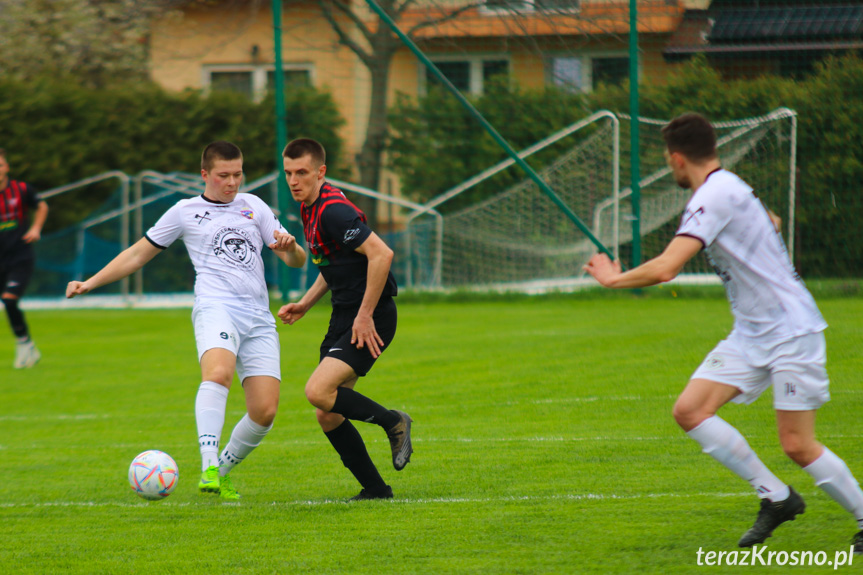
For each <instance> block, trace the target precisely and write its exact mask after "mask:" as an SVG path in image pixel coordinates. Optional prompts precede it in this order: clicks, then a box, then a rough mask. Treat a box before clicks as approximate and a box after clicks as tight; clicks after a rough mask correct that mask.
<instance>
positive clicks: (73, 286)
mask: <svg viewBox="0 0 863 575" xmlns="http://www.w3.org/2000/svg"><path fill="white" fill-rule="evenodd" d="M89 291H90V288H88V287H87V286H86V285H85V284H84V282H69V283H68V284H67V285H66V297H67V298H70V299H71V298H73V297H75V296H76V295H84V294H85V293H87V292H89Z"/></svg>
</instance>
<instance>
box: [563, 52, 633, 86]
mask: <svg viewBox="0 0 863 575" xmlns="http://www.w3.org/2000/svg"><path fill="white" fill-rule="evenodd" d="M546 69H547V74H546V75H547V83H549V84H553V85H555V86H559V87H561V88H563V89H565V90H568V91H570V92H590V91H592V90H594V89H595V88H596V87H597V86H599V85H600V84H608V85H614V86H616V85H620V84H622V83H623V82H625V81H626V80H627V79H628V78H629V56H628V55H627V54H588V55H567V56H553V57H551V58H549V59H548V64H547V68H546Z"/></svg>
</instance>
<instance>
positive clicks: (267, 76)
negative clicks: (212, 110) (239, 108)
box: [202, 64, 313, 100]
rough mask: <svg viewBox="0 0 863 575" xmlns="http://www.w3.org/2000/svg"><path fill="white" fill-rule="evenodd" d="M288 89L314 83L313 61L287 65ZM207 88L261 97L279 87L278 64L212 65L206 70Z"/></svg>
mask: <svg viewBox="0 0 863 575" xmlns="http://www.w3.org/2000/svg"><path fill="white" fill-rule="evenodd" d="M282 71H283V73H284V78H285V88H291V87H297V86H311V85H312V71H313V68H312V65H311V64H288V65H285V66H283V68H282ZM202 72H203V84H204V87H205V88H206V89H207V90H209V91H211V92H218V91H226V92H237V93H240V94H245V95H246V96H248V97H249V99H252V100H260V99H261V98H263V97H264V95H265V94H266V93H267V91H268V90H274V89H275V87H276V74H275V67H274V66H273V65H272V64H269V65H266V64H261V65H255V64H237V65H232V64H224V65H208V66H204V68H203V70H202Z"/></svg>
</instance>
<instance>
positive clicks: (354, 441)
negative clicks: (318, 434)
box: [324, 419, 387, 493]
mask: <svg viewBox="0 0 863 575" xmlns="http://www.w3.org/2000/svg"><path fill="white" fill-rule="evenodd" d="M324 435H326V436H327V439H329V440H330V443H331V444H332V445H333V447H334V448H335V450H336V452H338V454H339V456H340V457H341V458H342V463H344V464H345V467H347V468H348V470H349V471H350V472H351V473H353V474H354V477H356V478H357V481H359V482H360V485H362V486H363V489H366V490H368V491H369V492H371V493H381V492H383V491H385V490H386V488H387V484H386V483H384V480H383V478H382V477H381V474H380V473H378V469H377V467H375V464H374V463H373V462H372V458H371V457H369V452H368V451H367V450H366V444H365V443H364V442H363V438H362V436H361V435H360V432H359V431H357V428H356V427H354V424H353V423H351V422H350V420H349V419H346V420H345V421H344V422H343V423H342V424H341V425H340V426H338V427H337V428H335V429H333V430H332V431H325V432H324Z"/></svg>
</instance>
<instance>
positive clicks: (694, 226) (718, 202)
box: [676, 187, 732, 247]
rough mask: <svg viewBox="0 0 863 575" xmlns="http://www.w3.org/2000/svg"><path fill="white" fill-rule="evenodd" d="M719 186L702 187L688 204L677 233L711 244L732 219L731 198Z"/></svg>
mask: <svg viewBox="0 0 863 575" xmlns="http://www.w3.org/2000/svg"><path fill="white" fill-rule="evenodd" d="M721 191H722V190H720V189H718V188H713V187H711V188H709V189H704V188H702V189H701V190H699V191H698V192H696V193H695V195H693V196H692V199H690V200H689V203H688V204H687V205H686V210H685V211H684V212H683V218H682V219H681V222H680V227H679V228H678V229H677V233H676V235H678V236H689V237H693V238H695V239H697V240H700V241H701V243H702V244H704V247H707V246H709V245H710V244H712V243H713V241H714V240H715V239H716V236H718V235H719V233H720V232H721V231H722V230H723V229H724V228H725V226H727V225H728V222H730V221H731V208H732V206H731V199H730V197H728V196H723V195H722V194H721Z"/></svg>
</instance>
